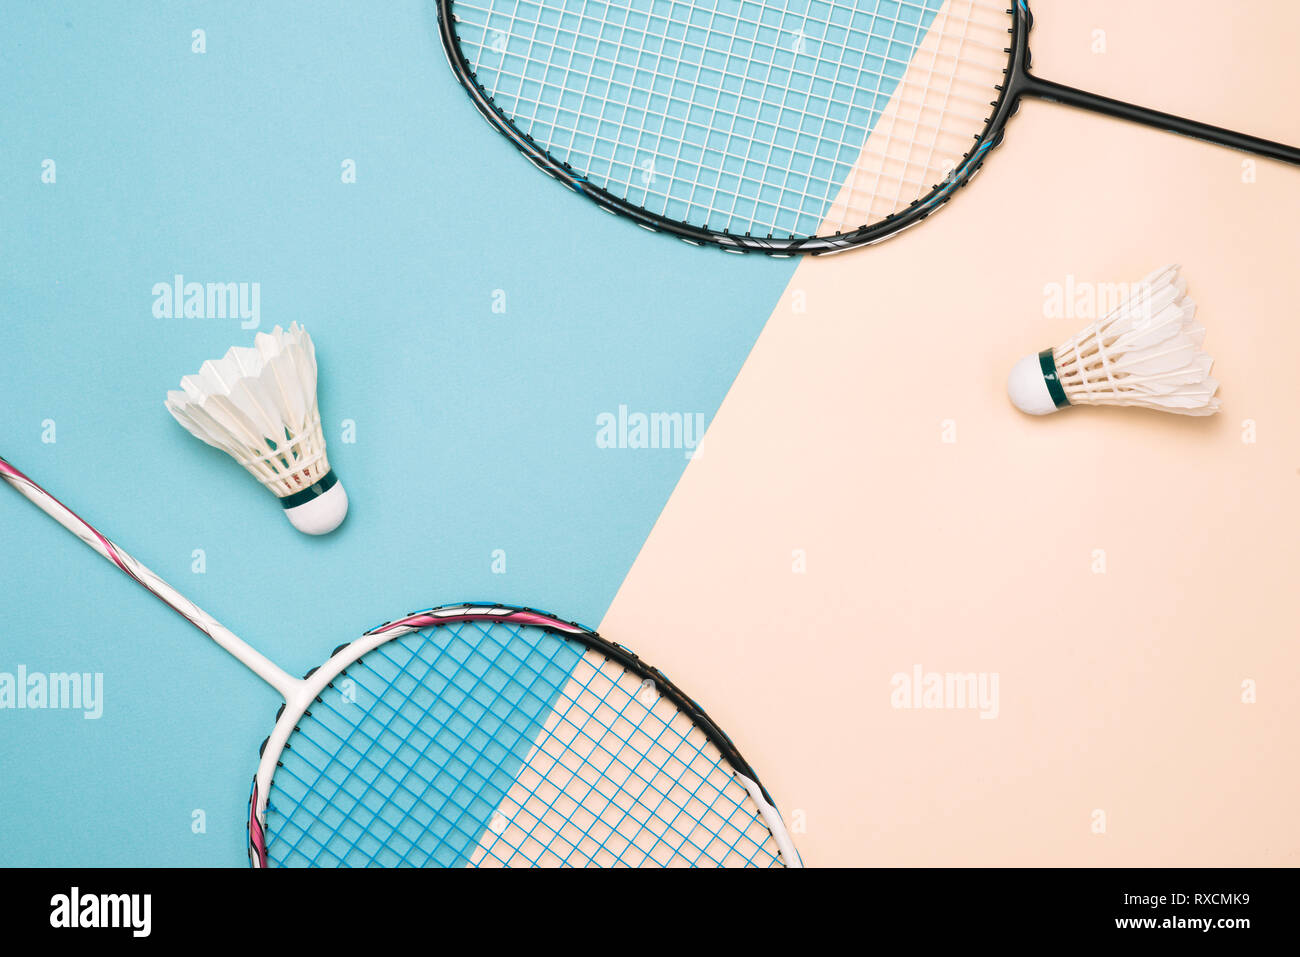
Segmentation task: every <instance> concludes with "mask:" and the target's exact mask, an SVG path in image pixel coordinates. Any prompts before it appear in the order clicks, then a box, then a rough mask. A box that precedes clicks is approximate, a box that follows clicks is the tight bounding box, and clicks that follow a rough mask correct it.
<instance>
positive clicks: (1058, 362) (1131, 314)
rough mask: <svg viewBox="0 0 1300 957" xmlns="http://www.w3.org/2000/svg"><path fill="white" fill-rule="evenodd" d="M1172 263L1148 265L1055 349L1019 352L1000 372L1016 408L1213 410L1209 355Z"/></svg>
mask: <svg viewBox="0 0 1300 957" xmlns="http://www.w3.org/2000/svg"><path fill="white" fill-rule="evenodd" d="M1178 268H1179V267H1178V266H1166V267H1165V268H1164V269H1160V270H1157V271H1156V272H1153V273H1152V274H1151V275H1150V276H1148V277H1147V278H1146V279H1144V280H1142V282H1140V283H1139V284H1138V285H1137V289H1136V291H1135V292H1134V293H1133V294H1132V295H1131V296H1130V297H1129V298H1128V299H1127V300H1125V302H1124V303H1122V304H1121V305H1120V306H1119V308H1117V309H1116V310H1115V311H1114V312H1112V313H1111V314H1110V315H1108V316H1106V317H1105V318H1104V319H1099V320H1098V321H1097V322H1094V323H1092V324H1091V325H1090V326H1088V327H1087V328H1085V329H1083V330H1082V331H1080V332H1079V333H1078V335H1075V336H1074V337H1072V338H1071V339H1069V340H1067V341H1066V342H1063V343H1062V344H1061V345H1059V346H1057V347H1056V348H1055V349H1045V350H1043V351H1042V352H1040V353H1038V354H1037V355H1031V356H1025V358H1023V359H1021V360H1020V361H1019V362H1017V363H1016V365H1015V367H1014V368H1013V369H1012V370H1011V376H1010V377H1009V378H1008V379H1007V392H1008V394H1009V395H1010V396H1011V401H1012V402H1013V403H1015V405H1016V408H1018V409H1020V411H1022V412H1027V413H1029V414H1030V415H1046V414H1047V413H1049V412H1055V411H1057V410H1058V409H1063V408H1065V407H1066V406H1069V405H1131V406H1142V407H1144V408H1147V409H1156V410H1158V411H1161V412H1176V413H1178V414H1180V415H1213V414H1214V413H1215V412H1218V411H1219V400H1218V398H1217V397H1216V396H1215V392H1216V391H1217V390H1218V388H1219V383H1218V382H1216V381H1215V380H1214V379H1213V378H1211V377H1210V367H1211V366H1212V365H1213V364H1214V360H1213V359H1211V358H1210V357H1209V356H1207V355H1206V354H1205V353H1204V352H1202V351H1201V344H1202V343H1203V342H1204V341H1205V330H1204V329H1203V328H1202V327H1201V325H1200V324H1199V323H1198V322H1197V321H1196V303H1194V302H1193V301H1192V300H1191V299H1188V298H1187V295H1186V292H1187V283H1186V281H1185V280H1184V279H1183V278H1182V277H1181V276H1180V275H1179V274H1178Z"/></svg>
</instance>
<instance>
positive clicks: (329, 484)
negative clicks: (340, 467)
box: [280, 469, 339, 509]
mask: <svg viewBox="0 0 1300 957" xmlns="http://www.w3.org/2000/svg"><path fill="white" fill-rule="evenodd" d="M338 484H339V477H338V476H337V475H335V474H334V470H333V469H330V470H329V471H328V472H326V473H325V474H324V475H322V476H321V477H320V480H319V481H318V482H316V484H314V485H309V486H307V488H305V489H303V490H302V491H301V492H294V493H293V494H292V495H289V496H286V497H285V498H282V499H280V507H281V508H284V509H290V508H297V507H298V506H299V505H306V504H307V503H308V502H310V501H311V500H312V499H314V498H320V496H322V495H324V494H325V493H326V492H328V491H329V490H330V489H332V488H333V487H334V486H335V485H338Z"/></svg>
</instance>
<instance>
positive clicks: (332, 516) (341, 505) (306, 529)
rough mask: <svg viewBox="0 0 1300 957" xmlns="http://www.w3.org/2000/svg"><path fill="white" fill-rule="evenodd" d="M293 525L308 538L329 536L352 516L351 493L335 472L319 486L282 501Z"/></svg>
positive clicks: (329, 474) (323, 479) (324, 478)
mask: <svg viewBox="0 0 1300 957" xmlns="http://www.w3.org/2000/svg"><path fill="white" fill-rule="evenodd" d="M280 504H281V505H283V506H284V514H285V517H286V518H287V519H289V524H291V525H292V526H293V527H294V528H296V529H298V531H300V532H302V533H303V534H305V535H328V534H329V533H330V532H332V531H334V529H336V528H338V527H339V526H340V525H342V524H343V519H344V518H346V517H347V514H348V493H347V492H345V491H344V490H343V483H342V482H340V481H339V480H338V477H337V476H335V474H334V473H333V472H330V473H328V474H327V475H325V476H324V477H323V478H322V479H321V480H320V481H319V482H317V483H316V484H314V485H313V486H311V488H308V489H304V490H303V491H302V492H298V493H296V494H294V495H290V496H288V497H287V498H283V499H281V500H280Z"/></svg>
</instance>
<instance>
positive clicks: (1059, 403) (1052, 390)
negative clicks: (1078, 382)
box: [1038, 349, 1070, 409]
mask: <svg viewBox="0 0 1300 957" xmlns="http://www.w3.org/2000/svg"><path fill="white" fill-rule="evenodd" d="M1038 367H1039V368H1040V369H1042V370H1043V381H1044V382H1046V383H1047V394H1048V395H1050V396H1051V397H1052V401H1053V402H1055V403H1056V407H1057V408H1058V409H1064V408H1065V407H1066V406H1067V405H1069V404H1070V400H1069V399H1067V398H1066V397H1065V390H1064V389H1063V388H1061V377H1060V376H1059V375H1057V374H1056V356H1054V355H1052V350H1051V349H1044V350H1043V351H1042V352H1040V353H1038Z"/></svg>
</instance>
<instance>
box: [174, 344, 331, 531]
mask: <svg viewBox="0 0 1300 957" xmlns="http://www.w3.org/2000/svg"><path fill="white" fill-rule="evenodd" d="M167 410H168V411H169V412H171V414H172V415H173V416H175V418H176V421H177V422H179V423H180V424H181V425H183V426H185V428H186V429H188V430H189V431H190V433H191V434H193V435H194V436H195V437H197V438H199V439H202V440H203V441H204V442H206V443H207V444H208V445H211V446H213V447H214V448H218V449H221V450H222V451H223V452H225V453H227V454H228V455H230V457H231V458H233V459H234V460H235V461H236V462H238V463H239V464H240V465H242V466H243V467H244V468H246V469H247V470H248V471H249V472H251V473H252V474H253V475H254V476H255V477H256V478H257V480H258V481H259V482H261V483H262V484H263V485H264V486H266V487H267V488H268V489H270V491H271V492H272V494H274V495H275V496H276V498H278V499H280V504H281V505H282V506H283V507H284V510H285V515H287V516H288V518H289V521H290V522H291V523H292V524H293V527H294V528H296V529H298V530H299V531H301V532H306V533H307V534H308V535H324V534H325V533H326V532H330V531H333V530H334V529H335V528H337V527H338V526H339V524H340V523H341V522H342V521H343V518H344V516H345V515H347V512H348V496H347V493H346V492H345V491H344V490H343V486H342V484H340V483H339V481H338V477H337V476H336V475H335V474H334V473H333V472H332V471H331V470H330V464H329V460H328V459H327V458H326V456H325V436H324V434H323V433H322V432H321V421H320V411H319V408H318V406H317V402H316V348H315V346H313V345H312V341H311V337H310V336H308V335H307V331H306V330H305V329H303V328H302V327H301V326H299V325H298V324H297V323H296V322H295V323H294V324H293V325H291V326H290V327H289V331H288V332H285V331H284V330H283V329H281V328H280V327H279V326H276V327H275V328H274V329H273V330H272V331H271V332H269V333H266V332H260V333H258V334H257V338H256V340H255V341H254V343H253V346H252V348H240V347H238V346H236V347H234V348H232V349H231V350H230V351H229V352H227V353H226V354H225V356H224V357H223V358H221V359H214V360H211V361H209V362H205V363H203V367H202V368H201V369H199V371H198V373H196V374H195V375H187V376H186V377H185V378H183V379H181V388H180V391H178V392H168V393H167Z"/></svg>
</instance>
